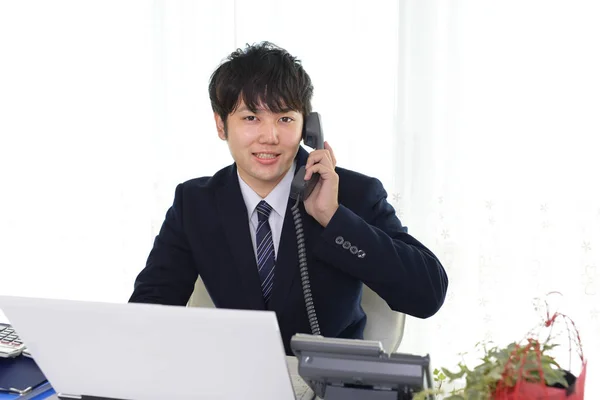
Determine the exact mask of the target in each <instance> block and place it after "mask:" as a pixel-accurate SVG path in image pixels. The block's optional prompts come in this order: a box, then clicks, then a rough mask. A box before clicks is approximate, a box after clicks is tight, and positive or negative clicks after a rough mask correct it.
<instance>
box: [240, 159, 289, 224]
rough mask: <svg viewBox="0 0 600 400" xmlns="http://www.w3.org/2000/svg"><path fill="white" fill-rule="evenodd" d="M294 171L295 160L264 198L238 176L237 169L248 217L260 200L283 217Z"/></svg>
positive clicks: (250, 216)
mask: <svg viewBox="0 0 600 400" xmlns="http://www.w3.org/2000/svg"><path fill="white" fill-rule="evenodd" d="M295 171H296V161H294V162H293V163H292V166H291V167H290V169H289V170H288V172H287V173H286V174H285V175H284V177H283V179H281V181H279V183H278V184H277V186H275V187H274V188H273V190H271V193H269V194H268V195H267V197H265V198H264V199H263V198H261V197H260V196H259V195H258V194H256V192H255V191H254V190H253V189H252V188H251V187H250V186H248V184H247V183H246V182H244V180H243V179H242V177H241V176H240V172H239V171H237V175H238V181H239V183H240V189H241V191H242V197H243V198H244V203H246V210H247V211H248V219H251V218H252V214H253V213H254V210H255V209H256V206H257V205H258V203H260V201H261V200H264V201H266V202H267V203H269V205H270V206H271V207H272V208H273V210H274V211H275V212H276V213H277V214H278V215H279V216H280V217H281V218H284V217H285V211H286V208H287V204H288V197H290V189H291V186H292V180H293V179H294V172H295Z"/></svg>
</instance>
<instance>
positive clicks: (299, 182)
mask: <svg viewBox="0 0 600 400" xmlns="http://www.w3.org/2000/svg"><path fill="white" fill-rule="evenodd" d="M302 140H303V141H304V144H305V145H307V146H308V147H312V148H313V149H316V150H319V149H323V148H325V140H324V138H323V128H322V126H321V116H320V115H319V113H317V112H311V113H310V114H308V116H307V117H306V120H305V121H304V126H303V127H302ZM305 174H306V167H305V166H304V165H302V166H301V167H300V169H299V170H298V172H297V173H296V175H294V180H293V181H292V189H291V190H290V197H291V198H292V199H294V200H296V199H298V198H300V201H304V200H306V199H307V198H308V196H310V194H311V193H312V191H313V189H314V188H315V185H316V184H317V182H319V178H320V175H319V174H313V175H312V176H311V177H310V179H309V180H308V181H305V180H304V175H305Z"/></svg>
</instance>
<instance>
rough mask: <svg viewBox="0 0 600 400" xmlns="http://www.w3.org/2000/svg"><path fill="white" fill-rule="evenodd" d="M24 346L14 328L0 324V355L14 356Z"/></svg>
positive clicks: (5, 356) (20, 351)
mask: <svg viewBox="0 0 600 400" xmlns="http://www.w3.org/2000/svg"><path fill="white" fill-rule="evenodd" d="M24 348H25V345H24V344H23V342H22V341H21V339H20V338H19V335H17V333H16V332H15V330H14V329H13V328H12V327H11V326H10V325H6V324H0V357H4V358H8V357H16V356H18V355H19V354H21V353H22V352H23V349H24Z"/></svg>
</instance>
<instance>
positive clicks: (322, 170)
mask: <svg viewBox="0 0 600 400" xmlns="http://www.w3.org/2000/svg"><path fill="white" fill-rule="evenodd" d="M332 172H333V170H332V169H331V168H330V167H328V166H326V165H324V164H315V165H313V166H311V167H310V168H307V169H306V174H305V175H304V180H305V181H306V180H309V179H310V178H311V176H312V175H313V174H315V173H318V174H321V177H322V178H323V179H327V178H328V177H329V175H330V174H331V173H332Z"/></svg>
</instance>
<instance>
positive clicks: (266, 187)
mask: <svg viewBox="0 0 600 400" xmlns="http://www.w3.org/2000/svg"><path fill="white" fill-rule="evenodd" d="M284 176H285V174H283V175H281V176H280V177H279V178H278V179H277V180H276V181H272V182H265V181H260V180H258V179H252V178H249V177H245V176H243V175H241V174H240V178H242V180H243V181H244V182H246V184H247V185H248V186H250V189H252V190H254V192H255V193H256V194H257V195H259V196H260V197H261V198H262V199H264V198H265V197H267V196H268V195H269V193H271V192H272V191H273V189H275V187H276V186H277V185H278V184H279V182H281V180H282V179H283V177H284Z"/></svg>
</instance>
